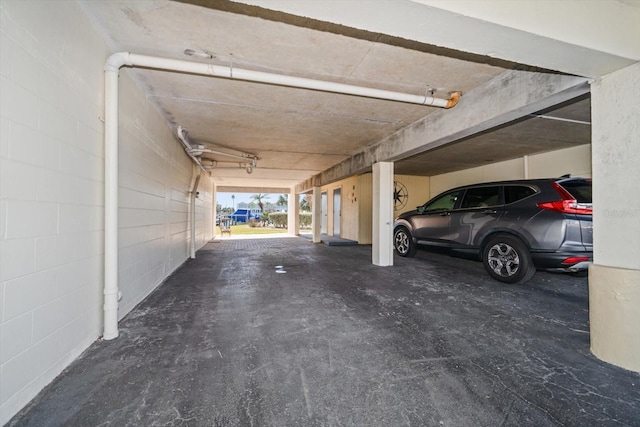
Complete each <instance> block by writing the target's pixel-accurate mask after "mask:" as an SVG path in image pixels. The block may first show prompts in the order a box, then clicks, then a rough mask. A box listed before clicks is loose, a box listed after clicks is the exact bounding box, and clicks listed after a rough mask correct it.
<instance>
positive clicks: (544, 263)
mask: <svg viewBox="0 0 640 427" xmlns="http://www.w3.org/2000/svg"><path fill="white" fill-rule="evenodd" d="M576 257H578V258H588V260H580V261H578V262H575V263H572V264H566V263H564V262H563V261H564V260H566V259H567V258H576ZM531 258H532V259H533V264H534V265H535V266H536V268H537V269H540V270H555V271H568V272H573V271H584V270H587V269H588V268H589V264H591V263H592V262H593V252H533V253H532V254H531Z"/></svg>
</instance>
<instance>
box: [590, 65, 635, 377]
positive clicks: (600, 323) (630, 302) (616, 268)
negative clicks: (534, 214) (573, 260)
mask: <svg viewBox="0 0 640 427" xmlns="http://www.w3.org/2000/svg"><path fill="white" fill-rule="evenodd" d="M639 99H640V63H636V64H635V65H632V66H630V67H627V68H624V69H622V70H619V71H616V72H614V73H611V74H608V75H606V76H604V77H603V78H602V79H600V80H598V81H596V82H594V83H593V85H592V88H591V105H592V113H591V114H592V119H591V121H592V167H593V209H594V212H593V246H594V253H593V264H592V265H591V267H590V268H589V319H590V325H591V351H592V352H593V354H594V355H595V356H597V357H598V358H600V359H602V360H604V361H606V362H609V363H613V364H615V365H618V366H621V367H623V368H626V369H630V370H633V371H636V372H640V244H639V243H638V242H640V197H638V194H639V193H638V182H640V167H639V165H640V144H638V135H640V103H639V102H638V100H639Z"/></svg>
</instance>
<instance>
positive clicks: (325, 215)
mask: <svg viewBox="0 0 640 427" xmlns="http://www.w3.org/2000/svg"><path fill="white" fill-rule="evenodd" d="M327 197H328V196H327V192H326V191H325V192H323V193H321V194H320V206H321V212H320V215H321V217H322V222H321V223H320V234H327V224H328V217H329V212H328V211H327Z"/></svg>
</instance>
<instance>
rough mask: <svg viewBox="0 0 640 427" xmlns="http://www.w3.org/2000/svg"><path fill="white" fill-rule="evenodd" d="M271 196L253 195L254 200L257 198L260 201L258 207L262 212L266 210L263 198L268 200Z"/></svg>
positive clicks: (257, 201)
mask: <svg viewBox="0 0 640 427" xmlns="http://www.w3.org/2000/svg"><path fill="white" fill-rule="evenodd" d="M268 198H269V196H268V195H267V194H254V195H253V196H251V199H252V200H255V201H256V203H258V207H259V208H260V212H263V211H264V204H263V203H262V201H263V200H267V199H268Z"/></svg>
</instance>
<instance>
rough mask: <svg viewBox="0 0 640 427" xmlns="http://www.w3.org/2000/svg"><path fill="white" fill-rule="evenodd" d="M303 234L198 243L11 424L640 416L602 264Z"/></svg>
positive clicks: (638, 389) (493, 422)
mask: <svg viewBox="0 0 640 427" xmlns="http://www.w3.org/2000/svg"><path fill="white" fill-rule="evenodd" d="M395 263H396V265H395V267H386V268H381V267H376V266H373V265H371V248H370V247H366V246H326V245H317V244H315V245H314V244H312V243H310V242H309V241H308V240H307V239H304V238H300V237H298V238H281V239H274V238H271V239H251V240H247V239H243V240H240V239H239V240H223V241H220V242H219V243H210V244H208V245H207V246H206V247H205V248H204V249H203V250H201V251H199V252H198V256H197V259H196V260H193V261H189V262H187V263H186V264H185V265H184V266H183V267H182V268H181V269H180V270H179V271H177V272H176V273H175V274H174V275H173V276H172V277H170V278H169V279H168V280H167V282H166V283H165V284H164V285H162V286H161V287H160V288H159V289H158V290H157V291H156V292H154V293H153V294H152V295H151V296H150V297H149V298H148V299H147V300H146V301H144V302H143V303H142V304H141V305H140V306H139V307H137V308H136V309H135V310H134V311H133V312H132V313H130V314H129V315H128V316H127V317H126V319H124V321H122V322H121V336H120V337H119V338H118V339H117V340H115V341H111V342H96V343H95V344H94V345H93V346H91V348H90V349H88V350H87V351H86V352H85V353H84V355H83V356H82V357H81V358H80V359H79V360H77V361H76V362H74V363H73V365H72V366H71V367H69V369H67V370H66V371H65V372H64V373H63V374H62V375H61V376H60V377H59V378H58V379H57V380H56V381H55V382H54V383H53V384H51V385H50V386H49V387H48V388H47V389H46V390H45V391H44V392H43V393H41V394H40V395H39V396H38V397H37V398H36V399H35V400H34V401H33V402H32V404H30V405H29V407H27V408H25V410H23V411H22V412H21V413H20V414H18V415H17V416H16V417H15V418H14V419H13V420H12V421H11V422H10V423H9V425H16V426H23V425H30V426H47V425H50V426H61V425H64V426H97V425H112V426H138V425H144V426H152V425H154V426H155V425H157V426H159V425H163V426H164V425H167V426H169V425H173V426H179V425H185V426H499V425H508V426H525V425H531V426H557V425H567V426H596V425H597V426H608V425H611V426H614V425H615V426H619V425H629V426H631V425H636V426H637V425H640V375H639V374H637V373H631V372H628V371H625V370H622V369H619V368H616V367H614V366H611V365H608V364H606V363H603V362H601V361H599V360H597V359H596V358H594V357H593V356H592V355H591V354H590V352H589V333H588V325H587V321H588V298H587V279H586V278H576V277H571V276H564V275H552V274H547V273H538V274H537V275H536V277H535V278H534V279H533V280H532V281H531V282H530V283H528V284H526V285H523V286H504V285H501V284H499V283H498V282H495V281H492V280H490V279H489V278H488V277H487V275H486V273H485V272H484V270H483V268H482V265H481V264H480V263H477V262H473V261H467V260H462V259H456V258H450V257H447V256H444V255H439V254H433V253H426V252H420V253H419V255H418V257H417V258H416V259H403V258H397V257H396V260H395Z"/></svg>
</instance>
